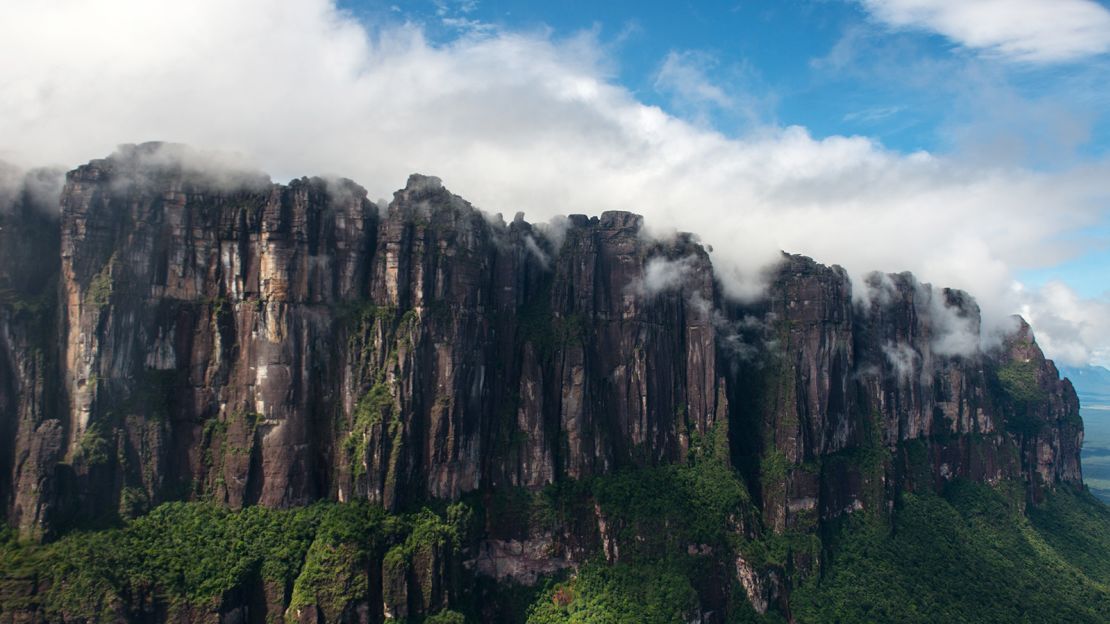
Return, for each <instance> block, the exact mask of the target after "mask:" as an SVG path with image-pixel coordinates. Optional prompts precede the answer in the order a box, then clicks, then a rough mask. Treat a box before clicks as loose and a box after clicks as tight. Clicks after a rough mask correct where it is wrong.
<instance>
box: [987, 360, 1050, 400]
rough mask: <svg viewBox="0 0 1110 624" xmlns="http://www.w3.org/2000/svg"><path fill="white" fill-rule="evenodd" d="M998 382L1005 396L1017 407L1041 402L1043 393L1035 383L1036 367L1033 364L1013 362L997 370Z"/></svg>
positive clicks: (1043, 396)
mask: <svg viewBox="0 0 1110 624" xmlns="http://www.w3.org/2000/svg"><path fill="white" fill-rule="evenodd" d="M998 381H999V382H1000V383H1001V384H1002V390H1003V391H1004V392H1005V393H1006V396H1007V397H1008V398H1009V399H1010V400H1011V401H1013V402H1014V403H1015V404H1017V405H1021V406H1024V405H1028V404H1030V403H1036V402H1038V401H1043V400H1044V398H1045V393H1044V391H1043V390H1041V387H1040V385H1038V383H1037V366H1036V365H1035V364H1034V363H1033V362H1020V361H1017V360H1014V361H1012V362H1009V363H1007V364H1006V365H1005V366H1002V367H1001V368H999V369H998Z"/></svg>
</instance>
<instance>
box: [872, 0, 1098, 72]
mask: <svg viewBox="0 0 1110 624" xmlns="http://www.w3.org/2000/svg"><path fill="white" fill-rule="evenodd" d="M859 1H860V2H861V3H862V4H863V6H864V7H865V8H866V9H867V10H868V11H869V12H870V13H871V14H872V15H873V16H874V17H875V18H876V19H878V20H879V21H881V22H884V23H886V24H888V25H890V26H893V27H896V28H912V29H917V30H924V31H929V32H935V33H938V34H940V35H943V36H944V37H947V38H948V39H951V40H952V41H954V42H956V43H958V44H960V45H962V46H965V47H968V48H972V49H974V50H980V51H983V52H986V53H989V54H995V55H998V56H1000V57H1002V58H1004V59H1007V60H1013V61H1019V62H1028V63H1051V62H1060V61H1070V60H1075V59H1080V58H1084V57H1088V56H1092V55H1097V54H1103V53H1105V52H1107V51H1110V11H1108V10H1107V9H1106V8H1105V7H1104V6H1102V5H1100V4H1099V3H1097V2H1093V1H1092V0H859Z"/></svg>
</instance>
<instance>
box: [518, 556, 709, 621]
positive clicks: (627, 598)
mask: <svg viewBox="0 0 1110 624" xmlns="http://www.w3.org/2000/svg"><path fill="white" fill-rule="evenodd" d="M691 563H692V562H691V561H690V558H685V559H675V560H663V561H660V562H657V563H646V562H641V563H634V564H623V563H622V564H617V565H612V566H610V565H606V564H605V563H604V562H590V563H587V564H586V565H584V566H583V567H582V569H581V570H580V571H579V572H578V574H577V575H576V576H575V577H574V578H573V579H570V580H568V581H566V582H563V583H558V584H556V585H554V586H553V587H552V588H551V589H550V590H548V591H547V592H545V594H544V595H543V596H541V597H540V599H539V600H538V601H536V603H535V604H534V605H533V606H532V609H531V612H530V613H529V614H528V624H571V623H573V624H672V623H674V622H688V621H691V620H692V619H693V616H695V615H697V612H696V608H697V605H698V594H697V592H696V591H695V590H694V587H693V586H692V585H691V576H692V574H690V571H689V570H688V569H686V568H688V567H689V565H690V564H691ZM684 564H685V565H684Z"/></svg>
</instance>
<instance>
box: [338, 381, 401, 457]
mask: <svg viewBox="0 0 1110 624" xmlns="http://www.w3.org/2000/svg"><path fill="white" fill-rule="evenodd" d="M392 414H393V394H392V392H391V391H390V388H389V385H388V384H386V383H384V382H378V383H376V384H374V385H373V386H371V388H370V389H369V390H367V391H366V394H364V395H362V398H360V399H359V400H358V403H356V404H355V413H354V422H353V423H352V424H351V430H350V431H349V432H348V433H347V439H346V441H345V442H344V449H345V450H346V451H347V458H348V460H349V461H350V463H351V474H352V475H353V476H354V477H356V478H357V477H359V476H362V475H363V474H365V472H366V452H367V448H366V447H367V445H368V444H369V443H370V433H371V430H372V429H373V428H374V427H375V426H376V425H381V423H382V419H383V418H384V419H387V420H390V421H391V422H393V419H392V418H391V416H392Z"/></svg>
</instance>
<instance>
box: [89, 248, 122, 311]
mask: <svg viewBox="0 0 1110 624" xmlns="http://www.w3.org/2000/svg"><path fill="white" fill-rule="evenodd" d="M114 260H115V258H113V259H112V260H110V261H109V262H107V263H106V264H105V265H104V266H103V267H102V268H101V269H100V272H98V273H97V274H96V275H94V276H93V278H92V279H91V280H89V286H88V288H86V289H85V304H86V305H88V306H90V307H95V308H102V307H104V306H106V305H108V300H109V298H111V296H112V263H113V262H114Z"/></svg>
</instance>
